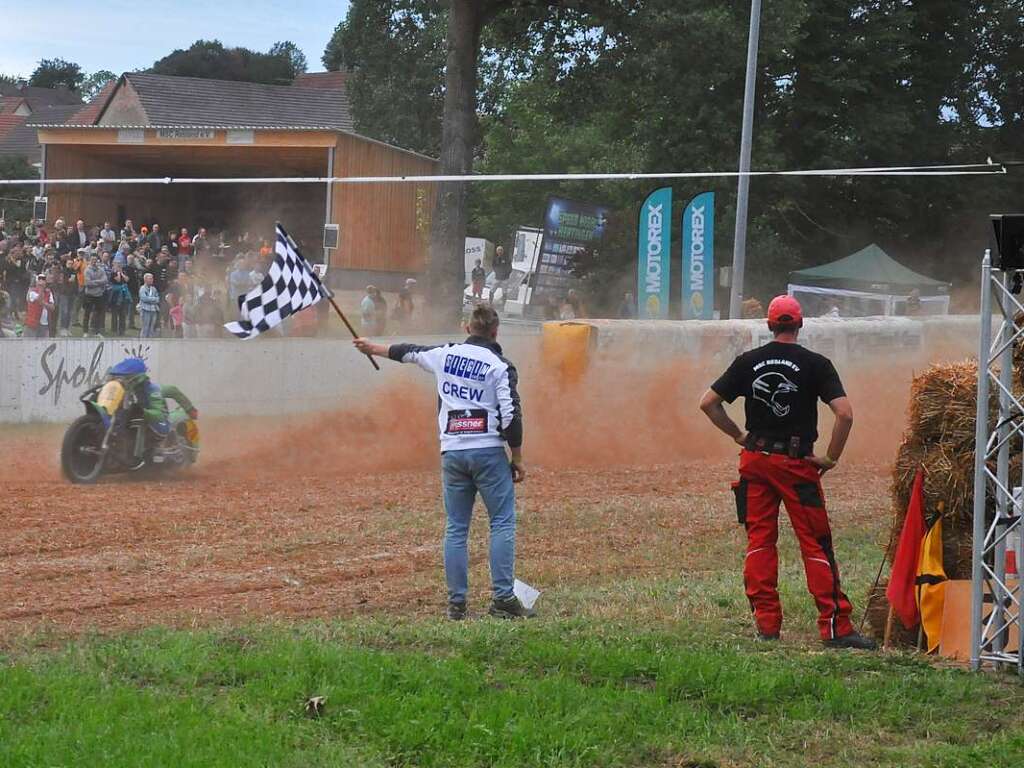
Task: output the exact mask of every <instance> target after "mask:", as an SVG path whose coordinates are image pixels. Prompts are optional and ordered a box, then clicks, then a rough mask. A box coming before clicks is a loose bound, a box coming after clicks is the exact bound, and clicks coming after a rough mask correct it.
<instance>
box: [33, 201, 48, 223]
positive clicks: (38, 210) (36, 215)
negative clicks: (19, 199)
mask: <svg viewBox="0 0 1024 768" xmlns="http://www.w3.org/2000/svg"><path fill="white" fill-rule="evenodd" d="M47 202H48V201H47V199H46V198H45V197H37V198H36V199H35V200H33V201H32V218H33V219H35V220H36V221H46V203H47Z"/></svg>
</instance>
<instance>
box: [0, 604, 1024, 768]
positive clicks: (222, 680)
mask: <svg viewBox="0 0 1024 768" xmlns="http://www.w3.org/2000/svg"><path fill="white" fill-rule="evenodd" d="M310 696H325V697H326V706H325V708H324V711H323V714H322V715H321V716H320V717H316V718H314V717H309V716H307V714H306V713H305V711H304V707H303V704H304V702H305V700H306V699H307V698H308V697H310ZM1022 705H1024V691H1022V690H1021V689H1020V688H1019V687H1018V686H1017V685H1016V684H1015V683H1014V682H1010V681H1008V680H1004V679H1001V678H996V677H993V676H979V675H972V674H969V673H967V672H963V671H959V670H949V669H939V668H936V667H933V666H931V665H930V664H928V663H925V662H924V661H922V660H920V659H918V658H915V657H911V656H908V655H902V654H885V655H871V654H860V653H832V652H824V651H822V650H819V649H818V648H817V647H816V646H813V645H805V646H794V645H791V644H783V645H762V644H756V643H754V642H752V641H750V640H747V639H745V638H739V637H735V636H734V637H730V636H728V634H724V635H718V636H709V635H708V633H706V632H704V631H698V630H697V629H695V628H692V627H691V628H687V627H686V626H684V625H682V624H675V625H665V626H662V627H660V628H651V627H650V626H645V625H642V624H638V623H637V622H636V621H633V620H630V619H620V620H596V619H593V618H581V619H558V618H547V619H544V618H542V619H538V620H535V621H531V622H527V623H516V624H509V623H498V622H492V621H487V620H481V621H472V622H467V623H463V624H449V623H442V622H441V621H428V622H418V623H405V622H402V623H397V624H395V623H389V622H384V621H379V620H371V621H354V622H344V623H338V624H330V625H327V624H307V625H302V626H291V627H277V626H264V627H255V628H248V629H235V630H224V631H202V632H183V631H170V630H149V631H146V632H143V633H139V634H132V635H123V636H118V637H113V638H99V637H97V638H91V639H85V640H81V641H79V642H77V643H74V644H72V645H69V646H67V647H65V648H64V649H62V650H59V651H46V650H23V651H15V652H12V653H10V654H9V655H8V656H6V657H2V658H0V765H3V766H5V767H10V768H13V767H14V766H42V765H47V766H54V765H76V766H83V765H89V766H91V765H103V766H112V765H146V766H162V765H167V766H193V765H194V766H210V765H268V766H269V765H273V766H278V765H280V766H319V765H370V766H374V765H389V766H394V765H410V766H411V765H417V766H522V765H529V766H563V765H564V766H584V765H586V766H589V765H596V766H619V765H625V766H640V765H652V764H653V765H706V766H723V767H724V766H735V765H759V766H761V765H764V766H773V765H780V766H781V765H787V766H788V765H793V766H796V765H816V766H833V765H834V766H846V765H850V766H853V765H857V766H864V765H901V766H973V765H978V764H980V763H981V762H982V761H987V762H989V763H991V764H996V765H1009V764H1013V763H1014V762H1016V761H1019V760H1021V759H1024V731H1022V730H1021V728H1020V727H1019V726H1018V724H1017V723H1018V721H1019V717H1018V715H1017V713H1019V712H1020V710H1021V707H1022Z"/></svg>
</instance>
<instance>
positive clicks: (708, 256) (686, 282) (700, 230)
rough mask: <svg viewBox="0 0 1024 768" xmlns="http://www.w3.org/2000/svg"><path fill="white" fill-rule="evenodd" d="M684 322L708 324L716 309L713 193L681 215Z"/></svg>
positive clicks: (696, 198)
mask: <svg viewBox="0 0 1024 768" xmlns="http://www.w3.org/2000/svg"><path fill="white" fill-rule="evenodd" d="M682 295H683V320H710V319H711V318H712V312H714V309H715V193H714V192H704V193H702V194H699V195H697V196H696V197H695V198H693V200H691V201H690V204H689V205H688V206H686V210H685V211H683V294H682Z"/></svg>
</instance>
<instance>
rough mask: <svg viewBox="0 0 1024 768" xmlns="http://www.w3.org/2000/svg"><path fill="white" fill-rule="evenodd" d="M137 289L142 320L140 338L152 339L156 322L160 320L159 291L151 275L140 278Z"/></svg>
mask: <svg viewBox="0 0 1024 768" xmlns="http://www.w3.org/2000/svg"><path fill="white" fill-rule="evenodd" d="M142 283H143V284H142V287H141V288H140V289H139V316H140V317H141V318H142V338H143V339H152V338H154V337H155V336H156V335H157V321H158V320H159V318H160V291H158V290H157V289H156V285H155V284H154V280H153V273H152V272H147V273H146V274H145V275H143V276H142Z"/></svg>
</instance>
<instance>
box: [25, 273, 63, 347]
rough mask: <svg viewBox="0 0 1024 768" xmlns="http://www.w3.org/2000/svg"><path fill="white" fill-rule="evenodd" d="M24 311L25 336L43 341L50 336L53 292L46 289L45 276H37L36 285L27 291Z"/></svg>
mask: <svg viewBox="0 0 1024 768" xmlns="http://www.w3.org/2000/svg"><path fill="white" fill-rule="evenodd" d="M27 298H28V302H27V308H26V310H25V336H26V337H27V338H30V339H45V338H49V336H50V318H55V315H54V312H55V310H56V306H55V304H54V301H53V292H52V291H51V290H50V289H49V288H47V287H46V275H39V276H38V277H37V278H36V284H35V285H33V286H32V287H31V288H29V289H28V296H27Z"/></svg>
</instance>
